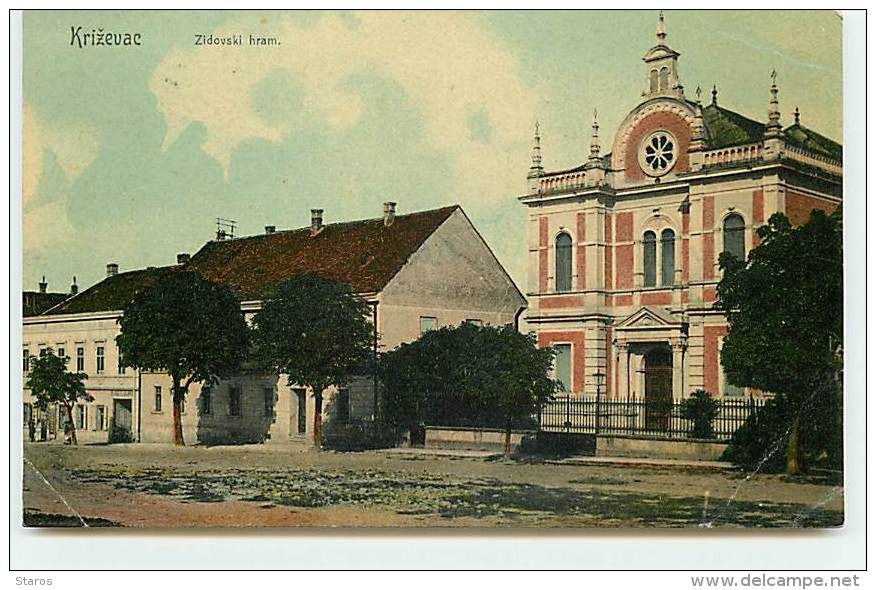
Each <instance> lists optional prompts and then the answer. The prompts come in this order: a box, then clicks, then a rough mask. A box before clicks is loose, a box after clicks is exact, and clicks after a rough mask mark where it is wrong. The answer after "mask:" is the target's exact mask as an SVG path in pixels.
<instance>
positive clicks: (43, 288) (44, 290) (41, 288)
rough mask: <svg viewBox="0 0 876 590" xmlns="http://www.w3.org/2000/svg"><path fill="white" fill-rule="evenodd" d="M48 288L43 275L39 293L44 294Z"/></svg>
mask: <svg viewBox="0 0 876 590" xmlns="http://www.w3.org/2000/svg"><path fill="white" fill-rule="evenodd" d="M48 288H49V284H48V283H47V282H46V276H45V275H43V280H42V282H41V283H40V293H45V292H46V290H47V289H48Z"/></svg>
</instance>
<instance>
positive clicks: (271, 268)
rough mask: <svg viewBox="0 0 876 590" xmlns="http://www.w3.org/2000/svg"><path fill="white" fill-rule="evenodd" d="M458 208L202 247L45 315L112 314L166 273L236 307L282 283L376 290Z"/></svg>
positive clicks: (117, 278) (114, 279) (106, 283)
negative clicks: (220, 292)
mask: <svg viewBox="0 0 876 590" xmlns="http://www.w3.org/2000/svg"><path fill="white" fill-rule="evenodd" d="M457 208H458V206H456V205H454V206H452V207H444V208H442V209H434V210H431V211H421V212H418V213H411V214H408V215H397V216H396V218H395V220H394V222H393V223H392V224H391V225H390V226H388V227H387V226H385V225H384V223H383V218H378V219H366V220H362V221H351V222H346V223H333V224H328V225H325V226H323V229H322V231H320V232H319V233H318V234H317V235H315V236H313V237H311V235H310V228H309V227H307V228H301V229H295V230H289V231H277V232H275V233H273V234H262V235H258V236H251V237H245V238H237V239H231V240H220V241H213V242H208V243H207V244H206V245H204V247H203V248H201V249H200V250H199V251H198V253H197V254H195V255H194V256H193V257H192V259H191V261H190V263H189V264H188V265H186V266H179V265H175V266H163V267H158V268H149V269H145V270H134V271H130V272H123V273H119V274H117V275H114V276H111V277H107V278H106V279H104V280H103V281H101V282H99V283H97V284H96V285H94V286H93V287H90V288H89V289H86V290H85V291H82V292H81V293H79V294H78V295H76V296H74V297H71V298H70V299H68V300H67V301H66V302H64V303H63V304H61V305H57V306H56V307H54V308H52V309H50V310H49V311H48V313H47V315H57V314H67V313H87V312H99V311H117V310H121V309H124V307H125V306H126V305H127V304H128V302H130V301H131V300H132V299H133V298H134V296H135V295H136V294H137V293H139V292H140V291H142V290H143V289H144V288H146V287H147V286H149V285H151V284H152V283H154V282H155V281H156V280H157V279H158V278H159V277H161V276H164V275H165V274H167V273H169V272H174V271H178V270H181V269H183V268H186V269H192V268H193V269H195V270H196V271H198V272H199V273H200V274H201V275H203V276H204V277H205V278H207V279H209V280H212V281H214V282H217V283H220V284H224V285H226V286H228V287H230V288H231V289H232V290H234V292H235V294H236V295H237V297H238V298H239V299H240V300H241V301H252V300H258V299H262V298H264V297H265V296H266V295H267V294H268V293H269V292H270V291H271V290H272V289H273V288H274V287H276V286H277V285H278V284H279V283H280V282H281V281H283V280H284V279H287V278H289V277H291V276H292V275H294V274H296V273H300V272H314V273H318V274H321V275H323V276H326V277H329V278H332V279H335V280H338V281H342V282H345V283H347V284H349V285H350V286H351V288H352V289H353V291H356V292H358V293H370V292H376V291H380V290H381V289H383V287H384V286H385V285H386V284H387V283H388V282H389V281H390V279H392V277H393V276H395V274H396V273H397V272H398V271H399V270H401V268H402V266H404V264H405V263H406V262H407V261H408V259H409V258H410V257H411V255H412V254H413V253H414V252H416V251H417V249H418V248H419V247H420V245H421V244H422V243H423V242H424V241H425V240H426V238H428V237H429V236H430V235H431V234H432V233H433V232H434V231H435V230H436V229H438V226H440V225H441V224H442V223H444V222H445V221H446V220H447V218H448V217H450V215H451V214H452V213H453V212H454V211H456V209H457Z"/></svg>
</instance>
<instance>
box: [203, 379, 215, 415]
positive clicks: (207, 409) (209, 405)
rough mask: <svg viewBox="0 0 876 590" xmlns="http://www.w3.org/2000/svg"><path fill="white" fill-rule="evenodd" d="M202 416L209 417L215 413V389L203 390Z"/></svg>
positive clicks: (207, 388)
mask: <svg viewBox="0 0 876 590" xmlns="http://www.w3.org/2000/svg"><path fill="white" fill-rule="evenodd" d="M200 402H201V414H203V415H207V416H209V415H210V413H212V411H213V388H212V387H209V386H208V387H204V388H203V389H201V397H200Z"/></svg>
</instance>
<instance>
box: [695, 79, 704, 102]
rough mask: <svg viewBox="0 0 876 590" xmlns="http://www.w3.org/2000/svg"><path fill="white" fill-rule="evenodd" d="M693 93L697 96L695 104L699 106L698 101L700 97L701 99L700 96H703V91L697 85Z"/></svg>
mask: <svg viewBox="0 0 876 590" xmlns="http://www.w3.org/2000/svg"><path fill="white" fill-rule="evenodd" d="M694 92H696V95H697V104H699V103H700V99H701V97H702V95H703V89H702V88H700V85H699V84H697V89H696V90H695V91H694Z"/></svg>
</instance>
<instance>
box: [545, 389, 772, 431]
mask: <svg viewBox="0 0 876 590" xmlns="http://www.w3.org/2000/svg"><path fill="white" fill-rule="evenodd" d="M764 403H765V401H764V400H762V399H755V398H753V397H749V398H739V399H723V400H719V404H720V405H719V407H718V415H717V416H716V417H715V419H714V420H713V421H712V425H713V428H714V432H713V435H712V438H713V439H716V440H722V441H726V440H729V439H730V438H731V437H732V436H733V433H734V432H736V430H737V429H739V427H740V426H742V424H743V423H744V422H745V421H746V420H747V419H748V417H749V416H750V415H751V414H753V413H754V412H757V411H759V410H760V409H761V408H763V406H764ZM681 408H682V402H681V401H671V400H667V401H662V400H660V401H656V402H655V401H651V400H645V399H643V398H626V399H605V398H602V397H600V398H597V397H596V396H591V397H576V396H571V395H563V396H559V397H556V398H554V400H553V401H551V402H549V403H548V404H547V405H545V406H544V407H543V408H542V409H541V412H540V413H539V414H538V416H537V419H538V428H539V430H544V431H548V432H576V433H584V434H616V435H626V436H645V437H659V438H670V439H673V438H674V439H683V438H690V437H691V433H692V431H693V421H692V420H689V419H686V418H683V417H682V415H681Z"/></svg>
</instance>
